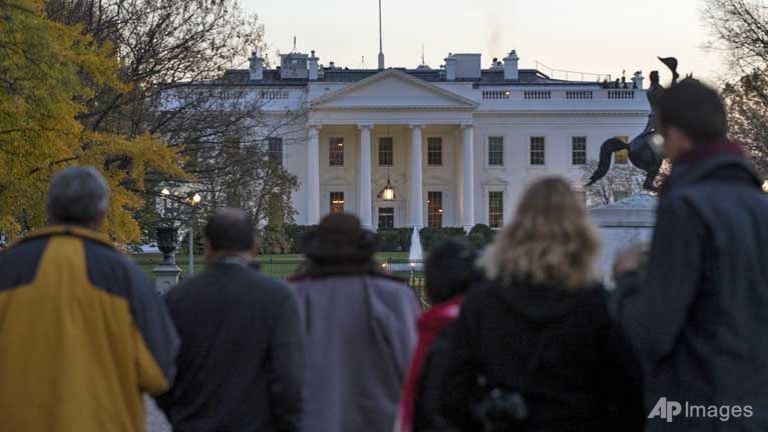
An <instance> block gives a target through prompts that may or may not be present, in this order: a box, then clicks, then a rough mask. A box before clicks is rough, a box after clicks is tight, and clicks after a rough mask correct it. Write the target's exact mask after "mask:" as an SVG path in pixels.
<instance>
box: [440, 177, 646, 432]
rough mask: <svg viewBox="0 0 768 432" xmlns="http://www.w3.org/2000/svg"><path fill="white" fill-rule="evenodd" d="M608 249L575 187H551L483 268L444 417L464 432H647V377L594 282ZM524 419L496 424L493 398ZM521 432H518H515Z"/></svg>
mask: <svg viewBox="0 0 768 432" xmlns="http://www.w3.org/2000/svg"><path fill="white" fill-rule="evenodd" d="M598 249H599V246H598V240H597V238H596V234H595V232H594V230H593V228H592V227H591V225H590V223H589V221H588V218H587V213H586V209H585V208H584V206H583V204H582V203H581V201H580V200H579V199H578V197H577V195H576V193H575V192H574V191H573V189H572V188H571V187H570V185H569V184H568V183H567V182H566V181H565V180H563V179H560V178H554V177H553V178H545V179H543V180H539V181H537V182H536V183H534V184H533V185H532V186H531V187H530V188H529V189H528V190H527V191H526V192H525V194H524V196H523V198H522V201H521V203H520V205H519V207H518V210H517V215H516V217H515V221H514V223H513V224H511V225H509V226H507V227H506V228H505V229H504V230H503V231H502V232H501V233H499V236H498V238H497V241H496V243H495V244H494V245H493V247H492V248H491V249H490V252H489V253H487V254H486V255H485V256H484V257H483V258H482V260H481V261H482V264H483V266H484V267H485V270H486V273H487V276H488V277H489V280H490V282H486V283H483V284H481V285H480V286H477V287H474V288H472V289H471V290H470V291H469V294H468V296H467V298H466V300H465V302H464V306H463V308H462V310H461V314H460V316H459V319H458V321H457V322H456V323H455V325H454V327H453V329H452V332H453V334H452V338H451V341H450V343H451V353H450V361H449V366H448V370H447V373H446V374H445V377H444V379H443V386H442V392H443V398H442V402H441V408H442V412H443V415H445V417H446V418H448V419H449V420H450V421H451V422H453V424H455V425H457V426H459V427H460V428H461V430H465V431H482V430H516V431H517V430H522V431H617V430H621V431H640V430H642V428H643V426H644V418H645V413H644V412H643V405H642V382H641V376H642V374H641V371H640V366H639V364H638V362H637V360H636V358H635V356H634V353H633V352H632V349H631V347H630V345H629V344H628V343H627V342H626V340H625V338H624V336H623V334H622V332H621V330H620V329H619V327H618V326H617V325H616V324H615V323H614V322H613V321H612V319H611V317H610V316H609V313H608V307H607V296H606V292H605V291H604V290H603V288H602V287H601V286H600V285H599V284H596V283H594V282H593V281H594V280H595V275H594V273H593V263H594V261H595V258H596V256H597V252H598ZM493 394H496V395H506V396H509V397H507V398H506V400H509V399H510V398H512V399H514V398H517V402H516V403H515V404H514V406H515V407H516V408H517V409H516V411H515V412H517V413H518V414H519V415H518V417H515V418H518V419H519V420H518V421H516V422H513V421H512V420H511V419H509V417H511V416H512V415H511V414H508V415H507V416H506V417H507V418H508V419H509V420H507V421H500V422H496V423H495V425H494V426H495V428H491V427H490V425H489V422H488V420H489V417H490V414H488V412H489V411H488V410H486V411H485V412H486V414H483V407H487V406H489V401H492V400H493V399H492V398H491V395H493ZM513 424H514V425H516V428H515V427H513Z"/></svg>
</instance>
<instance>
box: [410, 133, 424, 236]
mask: <svg viewBox="0 0 768 432" xmlns="http://www.w3.org/2000/svg"><path fill="white" fill-rule="evenodd" d="M410 127H411V194H410V199H411V226H413V227H414V228H417V229H418V228H421V227H423V226H424V196H423V192H422V173H421V170H422V154H421V128H422V127H423V125H421V124H412V125H410Z"/></svg>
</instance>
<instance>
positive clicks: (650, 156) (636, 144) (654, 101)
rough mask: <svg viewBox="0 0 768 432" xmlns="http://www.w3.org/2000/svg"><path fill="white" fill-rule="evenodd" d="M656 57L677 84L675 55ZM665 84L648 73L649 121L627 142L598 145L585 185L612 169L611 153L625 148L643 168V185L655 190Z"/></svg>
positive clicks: (591, 183)
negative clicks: (592, 169)
mask: <svg viewBox="0 0 768 432" xmlns="http://www.w3.org/2000/svg"><path fill="white" fill-rule="evenodd" d="M659 60H660V61H661V62H662V63H664V65H666V66H667V67H668V68H669V70H670V71H672V84H671V85H675V84H677V80H678V78H679V77H680V76H679V75H678V73H677V59H675V58H674V57H667V58H661V57H659ZM664 91H665V89H664V87H663V86H662V85H661V84H660V83H659V72H658V71H653V72H651V86H650V87H649V88H648V90H647V91H646V96H647V97H648V102H649V103H650V105H651V114H650V115H649V116H648V123H647V124H646V125H645V129H644V130H643V132H642V133H640V135H638V136H637V137H635V138H634V139H633V140H632V141H630V142H629V143H627V142H625V141H624V140H622V139H619V138H616V137H614V138H609V139H608V140H606V141H605V142H604V143H603V144H602V145H601V146H600V161H599V162H598V165H597V169H596V170H595V172H594V173H593V174H592V176H591V177H590V178H589V183H587V187H589V186H592V185H593V184H595V182H597V181H598V180H600V179H601V178H603V177H605V175H606V174H607V173H608V170H609V169H610V168H611V156H613V154H614V153H616V152H618V151H622V150H628V153H629V161H630V162H631V163H632V165H634V166H635V167H637V168H639V169H641V170H643V171H645V173H646V177H645V182H644V183H643V188H644V189H647V190H651V191H655V190H656V186H655V185H654V182H655V180H656V176H658V175H659V170H660V169H661V163H662V161H663V160H664V158H663V157H662V156H661V153H660V152H659V150H658V148H659V146H660V145H661V143H662V142H663V138H662V137H661V134H660V133H659V118H658V111H657V107H658V103H659V99H660V98H661V95H662V94H664Z"/></svg>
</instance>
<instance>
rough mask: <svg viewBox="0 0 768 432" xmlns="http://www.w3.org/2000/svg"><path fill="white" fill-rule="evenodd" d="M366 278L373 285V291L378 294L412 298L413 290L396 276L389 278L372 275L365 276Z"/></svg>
mask: <svg viewBox="0 0 768 432" xmlns="http://www.w3.org/2000/svg"><path fill="white" fill-rule="evenodd" d="M364 277H366V278H367V279H368V280H369V281H370V282H371V285H373V287H374V289H376V290H377V291H379V292H383V293H387V294H390V295H393V296H413V295H414V292H413V289H412V288H411V287H410V286H409V285H408V283H407V282H406V281H405V280H403V279H400V278H398V277H397V276H390V275H387V274H374V275H366V276H364Z"/></svg>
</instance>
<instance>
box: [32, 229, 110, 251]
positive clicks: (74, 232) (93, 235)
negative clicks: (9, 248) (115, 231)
mask: <svg viewBox="0 0 768 432" xmlns="http://www.w3.org/2000/svg"><path fill="white" fill-rule="evenodd" d="M59 235H63V236H72V237H79V238H82V239H88V240H93V241H96V242H99V243H102V244H104V245H106V246H109V247H111V248H114V245H113V244H112V241H110V240H109V237H107V236H105V235H104V234H102V233H100V232H98V231H94V230H91V229H88V228H85V227H81V226H76V225H51V226H48V227H45V228H41V229H38V230H35V231H32V232H31V233H29V234H27V235H26V236H25V237H24V238H22V239H21V240H19V241H18V243H23V242H25V241H27V240H31V239H35V238H40V237H51V236H59Z"/></svg>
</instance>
